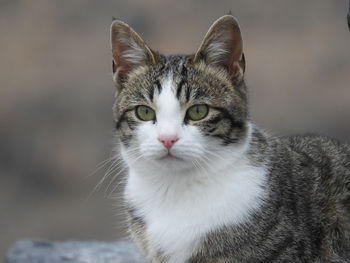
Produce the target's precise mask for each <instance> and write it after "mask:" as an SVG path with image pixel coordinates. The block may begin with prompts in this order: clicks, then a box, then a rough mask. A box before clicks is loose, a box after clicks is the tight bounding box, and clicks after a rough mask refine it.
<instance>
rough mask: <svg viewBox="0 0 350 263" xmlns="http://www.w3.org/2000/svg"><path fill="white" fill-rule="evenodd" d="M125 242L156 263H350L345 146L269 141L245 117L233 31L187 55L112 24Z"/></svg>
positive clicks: (226, 24)
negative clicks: (156, 47) (124, 171)
mask: <svg viewBox="0 0 350 263" xmlns="http://www.w3.org/2000/svg"><path fill="white" fill-rule="evenodd" d="M111 45H112V55H113V82H114V84H115V86H116V88H117V89H116V98H115V103H114V106H113V112H114V119H115V122H116V133H117V138H118V140H119V142H120V153H121V156H122V159H123V161H124V162H125V164H126V166H127V168H128V176H127V182H126V186H125V193H124V198H125V203H126V207H127V210H128V212H127V214H128V222H129V229H130V235H131V237H132V238H133V240H134V241H135V243H136V244H137V245H138V247H139V248H140V250H141V251H142V252H143V254H144V255H145V260H146V262H154V263H184V262H186V263H198V262H201V263H236V262H237V263H238V262H242V263H243V262H249V263H254V262H262V263H267V262H269V263H272V262H323V263H326V262H339V263H340V262H350V146H349V145H347V144H341V143H339V142H338V141H337V140H334V139H330V138H327V137H322V136H317V135H310V134H308V135H303V136H291V137H274V136H272V135H269V134H268V133H266V132H264V131H263V130H261V129H259V128H258V127H257V126H255V125H254V124H253V123H252V121H251V119H250V117H249V114H248V110H249V108H248V103H247V87H246V84H245V80H244V72H245V65H246V63H245V58H244V54H243V41H242V35H241V30H240V27H239V25H238V22H237V20H236V19H235V18H234V17H233V16H231V15H225V16H223V17H221V18H219V19H218V20H217V21H215V22H214V23H213V25H212V26H211V27H210V29H209V31H208V33H207V34H206V35H205V37H204V40H203V42H202V43H201V45H200V47H199V49H198V51H197V52H196V53H195V54H193V55H163V54H160V53H158V52H155V51H153V50H152V49H150V48H149V47H148V46H147V45H146V44H145V42H144V41H143V40H142V39H141V38H140V36H139V35H138V34H137V33H136V32H135V31H134V30H133V29H132V28H131V27H130V26H128V25H127V24H125V23H124V22H122V21H119V20H116V21H114V22H113V23H112V25H111Z"/></svg>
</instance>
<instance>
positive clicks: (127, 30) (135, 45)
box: [111, 20, 156, 83]
mask: <svg viewBox="0 0 350 263" xmlns="http://www.w3.org/2000/svg"><path fill="white" fill-rule="evenodd" d="M111 46H112V54H113V62H112V63H113V65H112V66H113V80H114V82H115V83H116V82H118V81H119V80H124V79H126V77H127V76H128V74H129V73H130V72H131V71H132V70H134V69H135V68H137V67H139V66H145V65H151V64H155V63H156V54H154V53H153V52H152V51H151V49H150V48H149V47H148V46H147V45H146V44H145V42H144V41H143V40H142V39H141V37H140V36H139V35H138V34H137V33H136V32H135V31H134V30H133V29H132V28H131V27H130V26H129V25H127V24H126V23H124V22H122V21H119V20H115V21H113V23H112V25H111Z"/></svg>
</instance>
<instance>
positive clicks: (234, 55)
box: [194, 15, 245, 78]
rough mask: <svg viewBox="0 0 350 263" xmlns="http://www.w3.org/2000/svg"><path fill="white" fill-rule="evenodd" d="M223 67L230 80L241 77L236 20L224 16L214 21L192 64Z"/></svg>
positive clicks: (238, 32)
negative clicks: (200, 63)
mask: <svg viewBox="0 0 350 263" xmlns="http://www.w3.org/2000/svg"><path fill="white" fill-rule="evenodd" d="M201 60H202V61H204V62H205V63H207V64H209V65H215V66H221V67H225V68H226V69H227V70H228V72H229V74H230V76H231V77H232V78H235V77H238V76H243V74H244V71H245V60H244V54H243V40H242V35H241V30H240V28H239V25H238V22H237V20H236V19H235V18H234V17H233V16H231V15H225V16H223V17H221V18H219V19H218V20H216V21H215V22H214V23H213V25H212V26H211V27H210V29H209V31H208V33H207V34H206V35H205V37H204V40H203V42H202V44H201V46H200V48H199V49H198V51H197V52H196V54H195V56H194V62H195V63H196V62H199V61H201Z"/></svg>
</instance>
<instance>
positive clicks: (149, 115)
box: [136, 106, 156, 121]
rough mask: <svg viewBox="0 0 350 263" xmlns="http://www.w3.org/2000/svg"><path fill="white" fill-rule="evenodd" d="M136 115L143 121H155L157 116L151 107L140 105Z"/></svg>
mask: <svg viewBox="0 0 350 263" xmlns="http://www.w3.org/2000/svg"><path fill="white" fill-rule="evenodd" d="M136 116H137V118H139V119H140V120H142V121H153V120H154V119H155V118H156V113H155V112H154V110H153V109H151V108H150V107H147V106H138V107H136Z"/></svg>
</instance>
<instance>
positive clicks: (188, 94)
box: [186, 85, 191, 102]
mask: <svg viewBox="0 0 350 263" xmlns="http://www.w3.org/2000/svg"><path fill="white" fill-rule="evenodd" d="M190 96H191V90H190V86H189V85H187V89H186V102H189V101H190Z"/></svg>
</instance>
